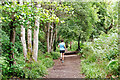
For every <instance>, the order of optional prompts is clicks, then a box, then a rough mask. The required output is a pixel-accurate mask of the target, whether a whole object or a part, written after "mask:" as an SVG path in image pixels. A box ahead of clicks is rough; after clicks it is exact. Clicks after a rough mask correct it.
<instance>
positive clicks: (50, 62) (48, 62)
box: [42, 58, 54, 68]
mask: <svg viewBox="0 0 120 80" xmlns="http://www.w3.org/2000/svg"><path fill="white" fill-rule="evenodd" d="M42 64H43V65H44V66H46V67H47V68H49V67H52V66H53V64H54V62H53V60H52V59H51V58H45V59H42Z"/></svg>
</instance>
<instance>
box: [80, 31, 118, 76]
mask: <svg viewBox="0 0 120 80" xmlns="http://www.w3.org/2000/svg"><path fill="white" fill-rule="evenodd" d="M117 40H118V35H117V33H111V34H101V35H100V37H99V38H95V39H94V42H85V43H84V47H83V49H82V52H83V55H82V57H83V60H82V72H83V73H85V74H86V77H89V78H98V77H100V78H104V77H106V76H107V75H109V74H112V75H115V74H116V76H117V75H118V73H119V72H118V63H117V61H116V59H117V57H118V56H119V53H118V46H117V44H118V41H117ZM114 60H115V61H114ZM111 61H112V62H111ZM93 64H94V65H93ZM93 69H94V70H93ZM92 74H93V75H92Z"/></svg>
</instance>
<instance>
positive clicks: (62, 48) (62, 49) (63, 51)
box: [58, 40, 66, 63]
mask: <svg viewBox="0 0 120 80" xmlns="http://www.w3.org/2000/svg"><path fill="white" fill-rule="evenodd" d="M58 47H60V53H61V58H60V60H62V63H63V62H64V53H65V48H66V47H65V43H64V40H61V43H59V45H58Z"/></svg>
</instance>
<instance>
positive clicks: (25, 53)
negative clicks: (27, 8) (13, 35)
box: [20, 0, 27, 61]
mask: <svg viewBox="0 0 120 80" xmlns="http://www.w3.org/2000/svg"><path fill="white" fill-rule="evenodd" d="M20 5H23V0H20ZM21 42H22V46H23V54H24V57H25V61H26V56H27V47H26V40H25V28H24V26H23V25H21Z"/></svg>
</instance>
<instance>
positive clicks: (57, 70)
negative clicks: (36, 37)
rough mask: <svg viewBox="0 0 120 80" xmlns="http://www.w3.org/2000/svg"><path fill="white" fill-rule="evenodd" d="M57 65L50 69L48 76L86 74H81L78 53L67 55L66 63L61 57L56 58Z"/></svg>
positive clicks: (61, 76) (72, 76)
mask: <svg viewBox="0 0 120 80" xmlns="http://www.w3.org/2000/svg"><path fill="white" fill-rule="evenodd" d="M54 62H55V65H54V66H53V67H52V68H49V69H48V75H47V76H46V78H84V77H85V76H84V75H82V74H80V70H81V69H80V62H81V61H80V56H77V55H65V61H64V63H61V62H60V60H59V59H57V60H54Z"/></svg>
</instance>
